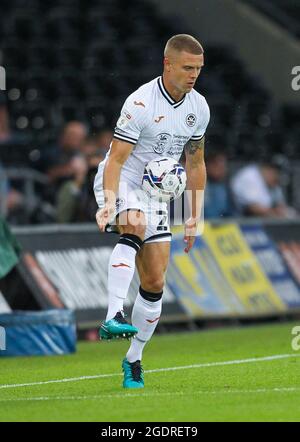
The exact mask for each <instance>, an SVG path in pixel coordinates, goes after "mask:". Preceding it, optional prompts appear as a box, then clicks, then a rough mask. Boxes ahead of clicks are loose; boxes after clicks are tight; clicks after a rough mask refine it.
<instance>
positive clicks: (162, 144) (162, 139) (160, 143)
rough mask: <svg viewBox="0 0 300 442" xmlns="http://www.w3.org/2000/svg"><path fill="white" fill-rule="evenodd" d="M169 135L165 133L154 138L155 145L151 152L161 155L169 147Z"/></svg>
mask: <svg viewBox="0 0 300 442" xmlns="http://www.w3.org/2000/svg"><path fill="white" fill-rule="evenodd" d="M171 138H172V137H171V135H170V134H167V133H161V134H158V135H157V136H156V144H155V146H153V150H154V152H156V153H163V152H164V151H165V150H166V149H167V148H168V147H169V145H170V142H171Z"/></svg>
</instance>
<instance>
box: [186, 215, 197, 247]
mask: <svg viewBox="0 0 300 442" xmlns="http://www.w3.org/2000/svg"><path fill="white" fill-rule="evenodd" d="M196 233H197V221H196V219H195V218H189V219H188V220H187V221H186V222H185V225H184V242H185V243H186V247H185V249H184V251H185V253H189V251H190V250H191V248H192V247H193V245H194V242H195V239H196Z"/></svg>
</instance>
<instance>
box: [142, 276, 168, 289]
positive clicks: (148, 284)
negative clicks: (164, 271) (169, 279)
mask: <svg viewBox="0 0 300 442" xmlns="http://www.w3.org/2000/svg"><path fill="white" fill-rule="evenodd" d="M164 285H165V278H164V277H163V276H161V275H155V274H154V275H148V276H146V277H145V278H143V281H141V286H142V288H143V289H144V290H146V291H147V292H153V293H159V292H161V291H162V290H163V288H164Z"/></svg>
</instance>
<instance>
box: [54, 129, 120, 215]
mask: <svg viewBox="0 0 300 442" xmlns="http://www.w3.org/2000/svg"><path fill="white" fill-rule="evenodd" d="M106 132H107V131H105V133H103V134H102V133H100V134H99V135H98V136H97V137H87V138H86V139H85V140H84V142H83V143H82V144H81V146H80V153H81V155H82V157H83V158H82V159H83V160H84V163H83V162H82V164H79V158H78V157H75V158H74V160H73V161H74V162H75V163H78V173H77V174H75V175H74V176H73V177H72V178H71V179H68V180H67V181H65V183H64V184H62V186H61V187H60V190H59V192H58V195H57V221H58V222H59V223H71V222H80V221H81V222H83V221H94V219H95V213H96V211H97V205H96V203H95V197H94V193H93V183H94V178H95V175H96V172H97V168H98V165H99V163H100V161H102V160H103V159H104V157H105V154H106V151H107V149H106V148H105V147H104V146H105V144H106V145H107V143H108V147H109V143H110V141H111V136H112V135H110V136H109V135H107V134H106ZM102 135H103V137H102ZM105 138H106V139H105ZM108 139H109V140H110V141H109V142H108ZM99 142H100V143H101V144H100V145H99ZM100 146H101V147H100Z"/></svg>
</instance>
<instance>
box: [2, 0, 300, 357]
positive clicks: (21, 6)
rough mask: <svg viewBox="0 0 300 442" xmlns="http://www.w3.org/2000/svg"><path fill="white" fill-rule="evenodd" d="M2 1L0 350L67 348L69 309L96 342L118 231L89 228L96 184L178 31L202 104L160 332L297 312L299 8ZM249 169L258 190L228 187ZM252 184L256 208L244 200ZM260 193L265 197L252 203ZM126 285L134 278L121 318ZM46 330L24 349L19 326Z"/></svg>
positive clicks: (216, 2)
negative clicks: (0, 343) (201, 180)
mask: <svg viewBox="0 0 300 442" xmlns="http://www.w3.org/2000/svg"><path fill="white" fill-rule="evenodd" d="M1 8H2V11H3V12H2V13H1V16H0V66H2V67H3V68H4V70H3V69H2V70H1V72H0V73H1V74H2V77H3V76H4V74H5V82H6V85H5V86H6V87H5V88H2V89H3V90H1V91H0V189H1V193H0V213H1V229H0V240H1V241H0V278H1V279H0V290H1V293H2V294H0V312H1V313H2V315H0V325H2V326H4V327H5V328H6V330H7V345H6V351H0V356H5V355H9V354H30V352H31V353H33V354H47V353H48V354H51V353H56V352H57V351H56V349H57V348H58V347H59V346H61V347H60V351H61V352H68V351H74V349H75V347H74V345H75V344H74V340H75V339H76V338H75V328H74V316H73V313H72V312H75V323H76V328H77V331H78V333H79V336H80V337H81V338H85V339H90V340H95V339H97V331H96V326H97V325H98V324H99V321H100V320H101V319H102V318H103V317H104V314H105V310H106V306H107V299H106V290H105V284H106V282H105V281H106V267H107V262H108V259H109V255H110V252H111V248H112V247H113V246H114V244H115V241H116V239H115V238H114V237H111V236H106V235H100V234H99V233H98V230H97V227H96V225H95V222H94V215H95V211H96V203H95V201H94V196H93V191H92V183H93V178H94V175H95V172H96V168H97V164H98V162H99V161H100V160H101V159H102V158H103V157H104V155H105V153H106V151H107V149H108V146H109V143H110V139H111V134H112V130H113V128H114V124H115V122H116V120H117V118H118V115H119V111H120V108H121V106H122V104H123V102H124V100H125V98H126V97H127V96H128V95H129V93H131V91H133V90H135V89H136V88H138V87H139V86H140V85H141V84H142V83H145V82H147V81H150V80H151V79H152V78H153V77H155V76H158V75H160V74H161V72H162V54H163V49H164V45H165V43H166V41H167V39H168V38H170V37H171V36H172V35H174V34H178V33H190V34H192V35H194V36H195V37H197V38H198V39H199V40H200V42H202V43H203V46H204V49H205V68H204V69H203V72H202V73H201V76H200V77H199V79H198V83H197V86H196V89H197V90H198V91H199V92H201V93H202V94H203V95H204V96H205V97H206V98H207V101H208V103H209V106H210V109H211V121H210V125H209V128H208V132H207V137H206V154H207V162H208V189H207V199H206V202H205V204H206V206H207V207H205V212H204V214H205V216H206V219H207V226H206V229H205V233H204V235H203V236H202V237H201V238H198V239H197V242H196V244H195V247H194V248H193V251H192V253H191V254H190V255H189V256H185V254H184V253H183V244H182V232H180V229H177V230H176V229H174V241H173V245H172V256H171V262H170V269H169V272H168V278H167V287H166V292H165V299H164V314H163V317H162V320H161V323H160V325H159V328H158V332H162V331H170V330H173V329H174V327H175V326H176V329H182V330H195V329H196V328H197V327H202V326H204V325H209V326H213V325H216V324H218V325H219V324H226V323H228V322H230V323H234V324H244V323H248V322H249V321H254V320H256V321H266V320H272V321H273V320H278V319H290V318H293V319H298V318H299V313H300V271H299V269H300V218H299V211H300V197H299V187H300V125H299V122H300V121H299V120H300V102H299V97H300V95H299V94H300V91H299V87H298V84H299V85H300V80H298V83H297V78H296V76H297V74H299V73H300V67H299V70H297V68H296V70H295V67H297V66H298V65H299V64H300V42H299V38H300V2H299V1H296V0H294V1H292V0H272V1H271V0H260V1H256V0H222V1H221V0H211V1H209V2H205V1H196V0H195V1H194V0H187V1H185V2H183V1H180V0H164V1H163V2H162V1H158V0H127V1H126V2H124V1H121V0H97V1H96V0H84V1H83V0H58V1H49V0H43V1H41V0H26V1H25V0H2V1H1ZM2 80H3V78H2ZM2 84H3V81H2ZM293 85H294V86H293ZM250 164H254V166H251V167H254V168H255V170H256V172H257V173H259V177H260V180H262V181H261V183H262V184H260V185H258V184H257V180H256V179H255V177H254V178H253V174H252V176H250V178H249V179H250V181H247V180H246V181H243V180H241V181H237V183H238V184H237V187H238V190H239V192H238V191H236V190H235V186H234V179H238V178H241V176H239V175H238V174H239V172H240V171H244V172H245V167H249V165H250ZM248 170H249V169H248ZM253 170H254V169H252V171H253ZM270 170H271V172H270ZM262 171H264V172H262ZM270 173H271V178H268V177H270ZM250 175H251V174H250ZM255 176H257V175H255ZM251 179H252V180H253V179H254V181H251ZM268 179H270V181H268ZM243 183H244V185H245V187H244V188H243V186H242V185H243ZM247 183H248V184H247ZM252 184H253V186H254V187H255V191H256V194H255V195H254V200H253V205H254V206H255V207H254V206H253V205H251V204H250V205H247V204H246V203H243V204H241V198H242V196H243V193H245V194H246V193H247V192H248V191H249V187H250V188H251V187H252ZM247 186H248V188H247ZM261 186H262V187H261ZM261 192H267V204H266V206H265V207H263V208H262V210H259V211H257V210H256V209H257V205H260V204H263V203H264V201H262V202H261V201H260V196H261ZM241 195H242V196H241ZM255 197H257V200H256V199H255ZM258 215H261V216H258ZM8 226H10V228H9V227H8ZM137 285H138V281H137V278H135V280H134V283H133V284H132V287H131V291H130V294H129V297H128V300H127V309H128V312H130V308H131V306H132V303H133V300H134V297H135V294H136V289H137ZM52 309H53V315H52V316H51V314H52V313H51V311H50V310H52ZM60 309H61V310H62V311H64V313H63V316H60V315H59V311H60ZM65 309H68V310H70V311H71V312H70V313H68V312H65ZM16 311H18V313H16ZM22 312H23V314H22ZM20 317H21V319H20ZM52 326H53V327H56V326H57V328H56V332H57V330H60V332H57V333H56V332H55V333H54V332H53V328H51V327H52ZM9 330H10V331H11V335H10V334H9V333H8V331H9ZM43 330H44V331H45V330H46V332H47V333H49V336H51V339H52V340H53V345H52V344H51V343H50V344H49V347H47V345H45V342H43V343H41V345H40V346H39V345H37V346H36V347H35V346H34V345H33V346H32V347H31V344H30V343H29V342H30V333H31V332H32V333H33V336H40V335H42V332H43ZM35 333H36V335H35ZM64 333H66V336H67V337H65V338H62V336H63V335H64ZM57 334H58V335H59V337H57ZM25 335H26V336H27V337H28V336H29V338H28V340H27V338H26V339H25V340H24V344H22V342H23V341H22V339H24V336H25ZM16 339H17V340H18V342H19V343H20V346H18V348H17V347H16V345H15V344H14V342H15V340H16ZM51 339H50V341H51Z"/></svg>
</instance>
